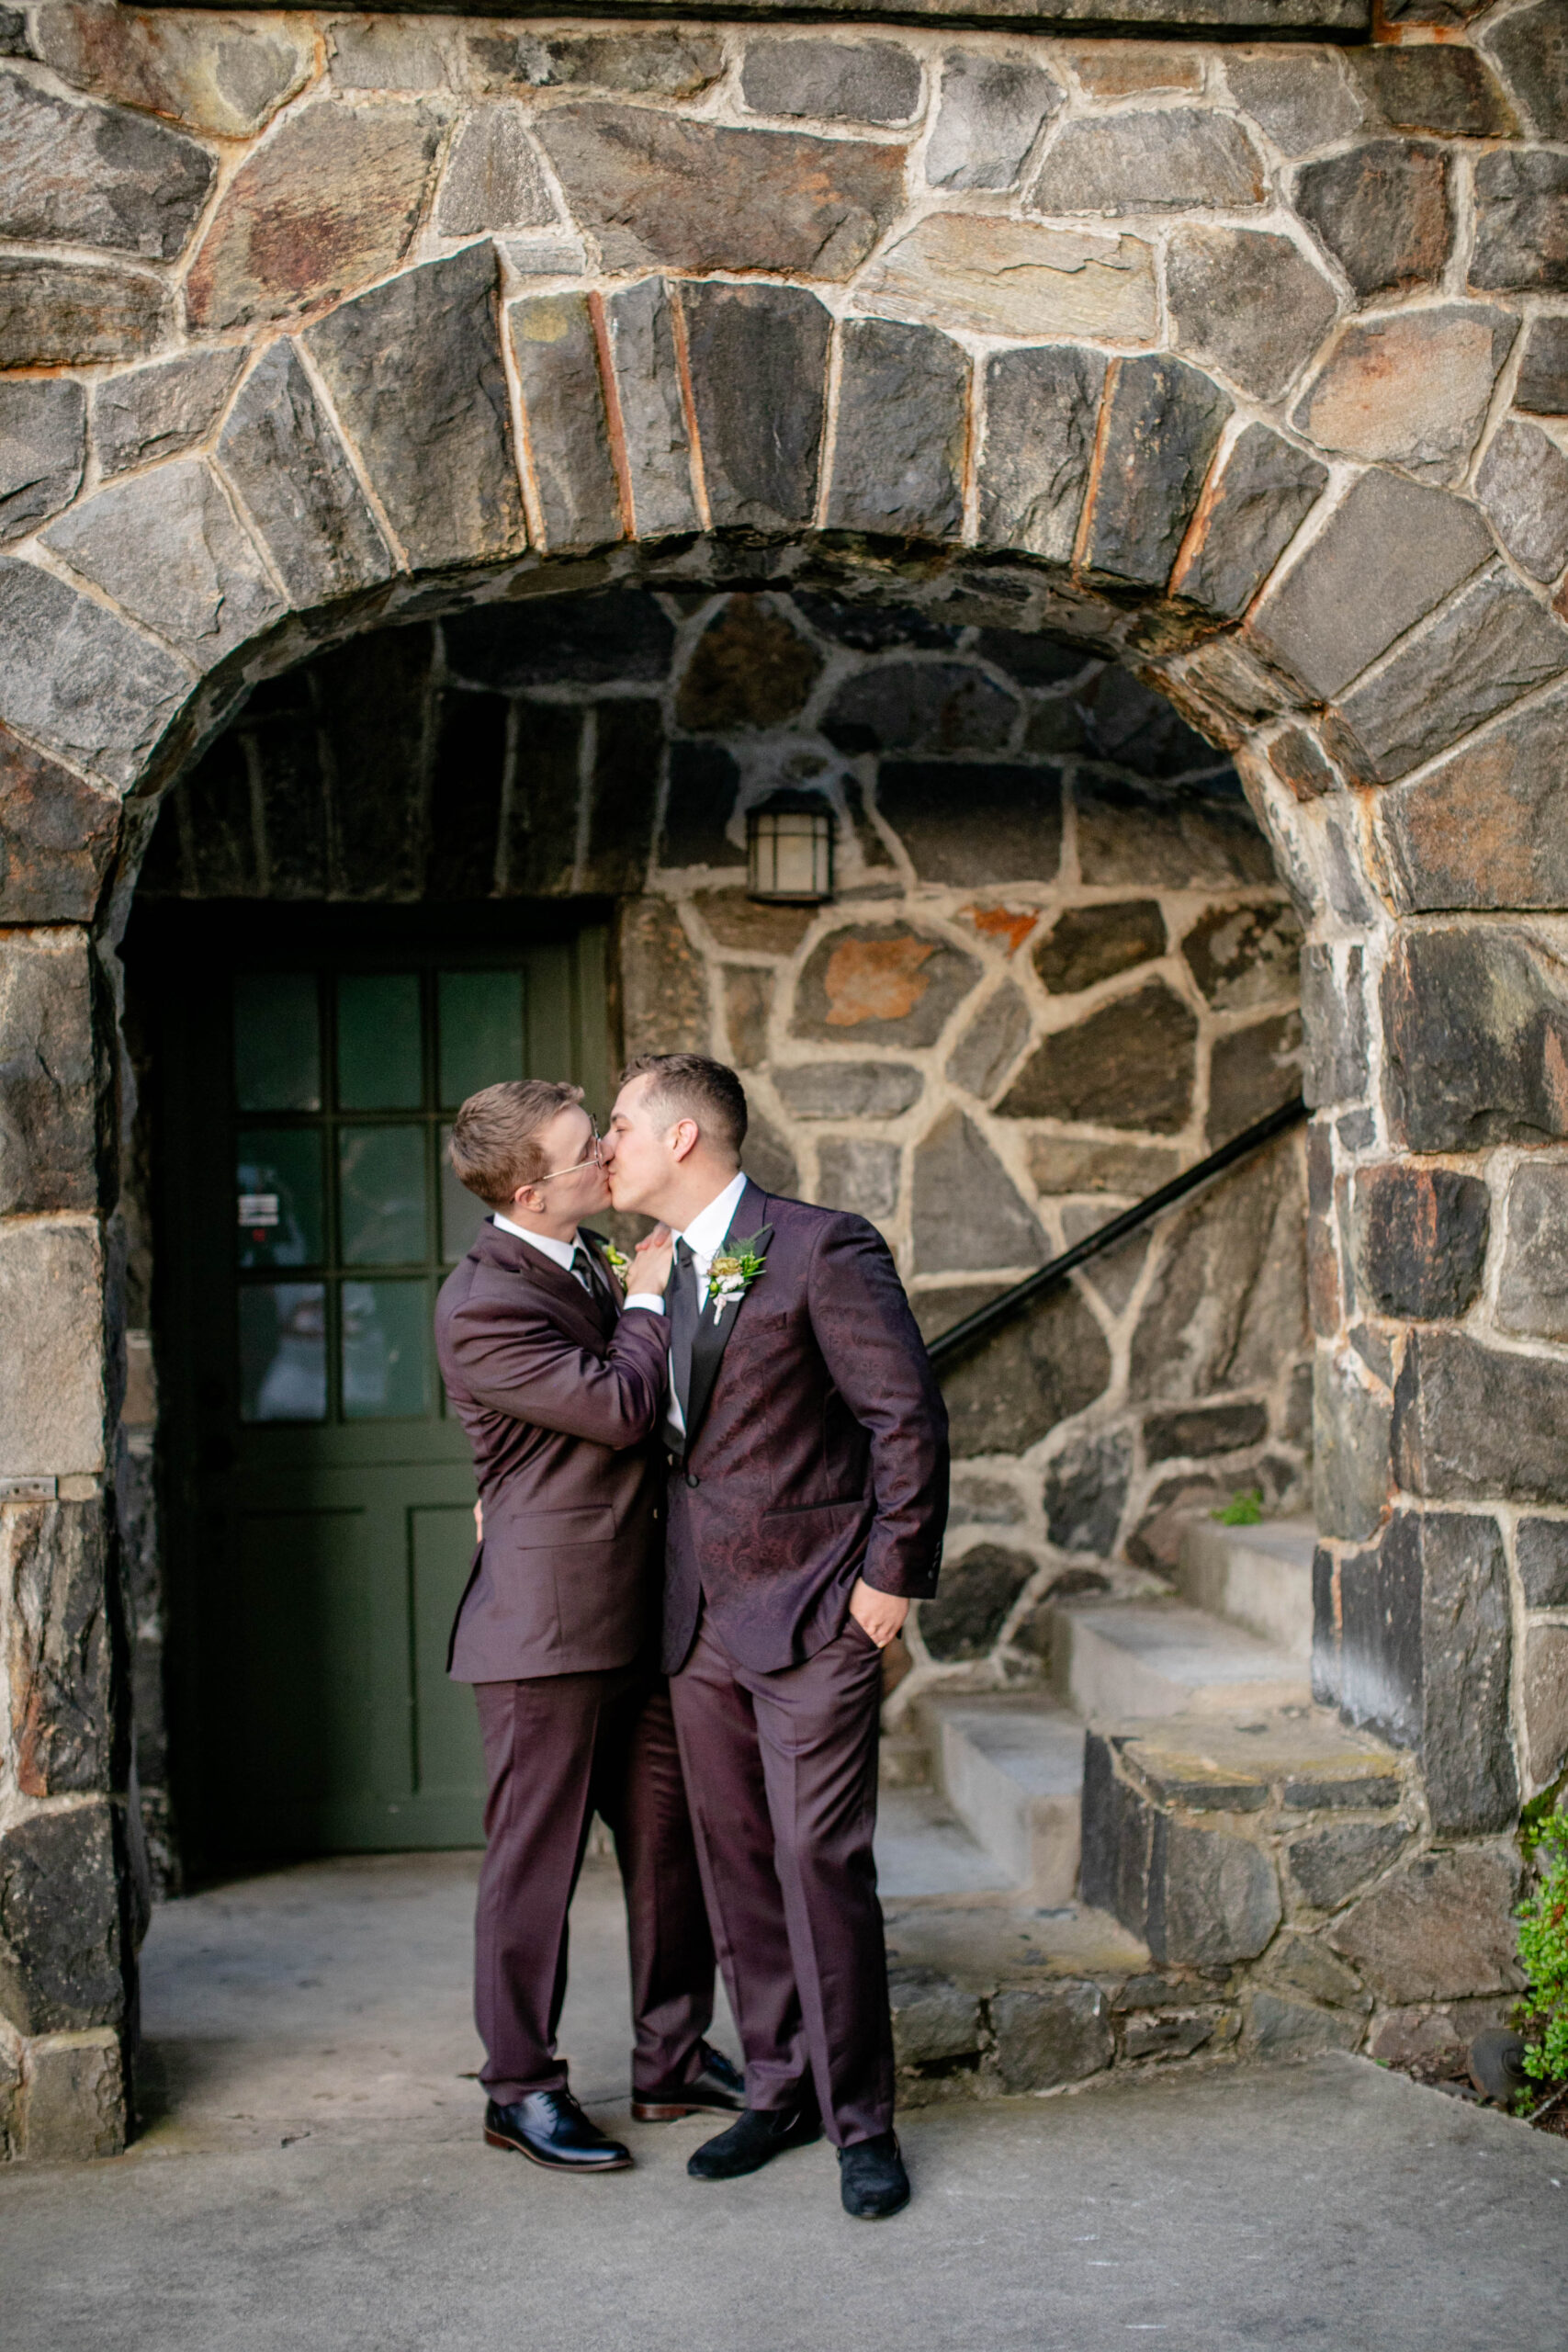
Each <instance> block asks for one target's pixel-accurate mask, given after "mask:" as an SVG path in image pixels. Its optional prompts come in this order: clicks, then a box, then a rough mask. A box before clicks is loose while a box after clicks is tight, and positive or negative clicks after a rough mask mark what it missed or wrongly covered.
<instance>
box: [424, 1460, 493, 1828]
mask: <svg viewBox="0 0 1568 2352" xmlns="http://www.w3.org/2000/svg"><path fill="white" fill-rule="evenodd" d="M473 1559H474V1517H473V1512H472V1510H471V1509H469V1508H468V1506H467V1505H459V1506H457V1508H448V1509H445V1510H443V1509H436V1508H432V1507H431V1506H428V1505H426V1506H424V1507H423V1508H418V1509H415V1510H412V1511H411V1512H410V1514H409V1566H410V1585H411V1602H412V1640H413V1683H414V1723H415V1727H416V1739H417V1746H416V1753H415V1757H414V1785H415V1790H416V1792H417V1794H418V1796H419V1798H420V1800H421V1801H422V1802H423V1803H425V1804H434V1803H444V1804H464V1803H466V1802H467V1801H468V1797H469V1795H470V1793H471V1792H472V1791H473V1790H474V1789H475V1788H476V1787H481V1786H482V1784H483V1765H482V1761H481V1758H480V1755H479V1722H478V1718H477V1716H476V1715H475V1713H474V1702H473V1699H472V1697H471V1695H470V1693H469V1691H468V1686H467V1685H466V1684H464V1683H461V1682H453V1681H452V1680H450V1679H449V1678H448V1676H447V1672H446V1644H447V1638H448V1636H449V1634H451V1631H452V1620H453V1618H454V1616H455V1615H456V1614H457V1603H458V1602H459V1600H461V1599H462V1597H463V1593H464V1591H465V1589H466V1588H467V1585H468V1572H469V1570H470V1568H471V1567H472V1566H473Z"/></svg>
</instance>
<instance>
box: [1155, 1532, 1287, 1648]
mask: <svg viewBox="0 0 1568 2352" xmlns="http://www.w3.org/2000/svg"><path fill="white" fill-rule="evenodd" d="M1316 1548H1317V1529H1316V1527H1315V1525H1314V1522H1313V1521H1312V1520H1310V1519H1307V1518H1298V1519H1273V1520H1264V1521H1261V1522H1260V1524H1259V1525H1258V1526H1257V1527H1222V1526H1221V1525H1220V1524H1219V1522H1218V1521H1215V1520H1213V1519H1208V1518H1203V1519H1194V1520H1192V1521H1190V1523H1189V1525H1188V1527H1187V1530H1186V1532H1185V1533H1184V1534H1183V1536H1182V1539H1181V1555H1180V1559H1179V1565H1178V1567H1177V1572H1176V1581H1177V1586H1178V1589H1179V1591H1180V1594H1181V1597H1182V1599H1183V1600H1187V1601H1190V1603H1191V1605H1192V1606H1193V1608H1194V1609H1206V1610H1207V1611H1209V1612H1210V1614H1211V1615H1213V1616H1215V1617H1223V1618H1224V1619H1226V1620H1227V1621H1228V1622H1229V1623H1231V1624H1233V1625H1241V1626H1244V1627H1245V1628H1246V1630H1247V1632H1248V1633H1249V1634H1257V1635H1258V1639H1259V1640H1260V1641H1265V1642H1269V1643H1272V1645H1274V1647H1275V1648H1276V1649H1280V1650H1283V1651H1284V1652H1285V1653H1286V1655H1287V1656H1288V1657H1294V1658H1301V1659H1303V1660H1306V1661H1308V1662H1310V1660H1311V1657H1312V1561H1313V1554H1314V1551H1315V1550H1316Z"/></svg>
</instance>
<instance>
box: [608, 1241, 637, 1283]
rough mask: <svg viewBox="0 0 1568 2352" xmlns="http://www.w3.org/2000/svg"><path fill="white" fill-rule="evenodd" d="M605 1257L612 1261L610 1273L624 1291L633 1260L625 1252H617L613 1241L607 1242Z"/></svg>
mask: <svg viewBox="0 0 1568 2352" xmlns="http://www.w3.org/2000/svg"><path fill="white" fill-rule="evenodd" d="M604 1255H605V1257H606V1258H608V1260H609V1261H610V1272H612V1273H613V1274H614V1275H615V1280H616V1281H617V1282H618V1283H620V1284H621V1286H622V1288H623V1289H624V1288H625V1286H626V1272H627V1270H628V1268H629V1267H630V1265H631V1262H632V1261H631V1260H630V1259H629V1258H628V1257H627V1255H626V1251H625V1250H617V1249H616V1247H615V1243H614V1242H613V1241H606V1242H605V1244H604Z"/></svg>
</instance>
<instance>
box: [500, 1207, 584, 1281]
mask: <svg viewBox="0 0 1568 2352" xmlns="http://www.w3.org/2000/svg"><path fill="white" fill-rule="evenodd" d="M495 1224H496V1230H497V1231H498V1232H499V1233H510V1234H513V1235H514V1236H515V1237H516V1238H517V1239H518V1240H519V1241H525V1242H526V1243H527V1244H528V1247H529V1249H530V1250H542V1251H543V1253H544V1255H545V1256H546V1257H547V1258H553V1259H554V1260H555V1262H556V1264H557V1265H558V1266H560V1267H562V1268H564V1270H565V1271H566V1272H568V1273H569V1274H570V1272H571V1261H572V1257H573V1254H574V1253H575V1251H576V1249H577V1243H576V1242H575V1241H557V1240H555V1239H554V1238H552V1237H551V1236H550V1235H549V1234H547V1233H526V1232H525V1231H524V1228H523V1227H522V1226H520V1225H513V1222H512V1219H511V1218H510V1217H509V1216H502V1214H501V1211H500V1210H499V1209H497V1210H496V1211H495Z"/></svg>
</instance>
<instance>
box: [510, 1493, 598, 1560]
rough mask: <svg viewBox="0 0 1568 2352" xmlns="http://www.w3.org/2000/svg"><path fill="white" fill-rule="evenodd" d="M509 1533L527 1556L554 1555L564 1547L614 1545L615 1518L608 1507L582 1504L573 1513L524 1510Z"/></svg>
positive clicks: (518, 1515) (566, 1511) (519, 1513)
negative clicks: (552, 1552)
mask: <svg viewBox="0 0 1568 2352" xmlns="http://www.w3.org/2000/svg"><path fill="white" fill-rule="evenodd" d="M507 1532H508V1534H509V1535H510V1536H511V1538H512V1541H513V1543H514V1544H517V1545H519V1546H520V1547H521V1549H522V1550H524V1551H525V1552H543V1551H555V1550H556V1549H557V1548H558V1546H559V1545H561V1544H613V1543H614V1542H615V1512H614V1510H612V1509H611V1507H610V1505H609V1504H608V1503H581V1504H579V1505H578V1506H577V1507H576V1508H575V1509H574V1510H522V1511H519V1512H518V1514H517V1517H516V1518H515V1520H513V1522H512V1524H511V1526H510V1527H509V1528H508V1530H507Z"/></svg>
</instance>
